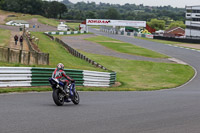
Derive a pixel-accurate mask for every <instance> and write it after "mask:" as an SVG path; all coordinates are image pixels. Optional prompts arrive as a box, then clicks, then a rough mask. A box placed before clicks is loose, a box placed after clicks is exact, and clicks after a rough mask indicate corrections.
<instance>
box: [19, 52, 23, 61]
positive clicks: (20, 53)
mask: <svg viewBox="0 0 200 133" xmlns="http://www.w3.org/2000/svg"><path fill="white" fill-rule="evenodd" d="M21 61H22V50H20V51H19V63H21Z"/></svg>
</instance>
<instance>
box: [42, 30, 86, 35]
mask: <svg viewBox="0 0 200 133" xmlns="http://www.w3.org/2000/svg"><path fill="white" fill-rule="evenodd" d="M45 33H46V34H49V35H71V34H84V33H88V32H87V31H62V32H61V31H54V32H45Z"/></svg>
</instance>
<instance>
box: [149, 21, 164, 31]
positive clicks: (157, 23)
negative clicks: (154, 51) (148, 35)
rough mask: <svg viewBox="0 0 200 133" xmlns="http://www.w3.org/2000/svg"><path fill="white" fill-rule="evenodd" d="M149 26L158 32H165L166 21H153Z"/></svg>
mask: <svg viewBox="0 0 200 133" xmlns="http://www.w3.org/2000/svg"><path fill="white" fill-rule="evenodd" d="M148 25H149V26H150V27H151V28H154V29H156V30H164V29H165V21H164V20H158V19H151V21H150V22H148Z"/></svg>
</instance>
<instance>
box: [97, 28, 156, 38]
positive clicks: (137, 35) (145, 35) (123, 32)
mask: <svg viewBox="0 0 200 133" xmlns="http://www.w3.org/2000/svg"><path fill="white" fill-rule="evenodd" d="M100 31H103V32H107V33H111V34H117V35H125V36H136V37H144V38H153V35H150V34H141V33H138V32H125V31H117V30H114V29H105V28H103V27H101V29H100Z"/></svg>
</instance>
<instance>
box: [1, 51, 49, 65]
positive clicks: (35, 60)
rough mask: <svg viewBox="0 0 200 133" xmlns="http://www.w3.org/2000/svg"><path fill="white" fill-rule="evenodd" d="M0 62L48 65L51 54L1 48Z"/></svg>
mask: <svg viewBox="0 0 200 133" xmlns="http://www.w3.org/2000/svg"><path fill="white" fill-rule="evenodd" d="M0 61H4V62H12V63H21V64H26V65H34V64H38V65H48V64H49V54H48V53H47V54H46V53H38V52H35V51H24V50H20V49H13V48H7V47H0Z"/></svg>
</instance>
